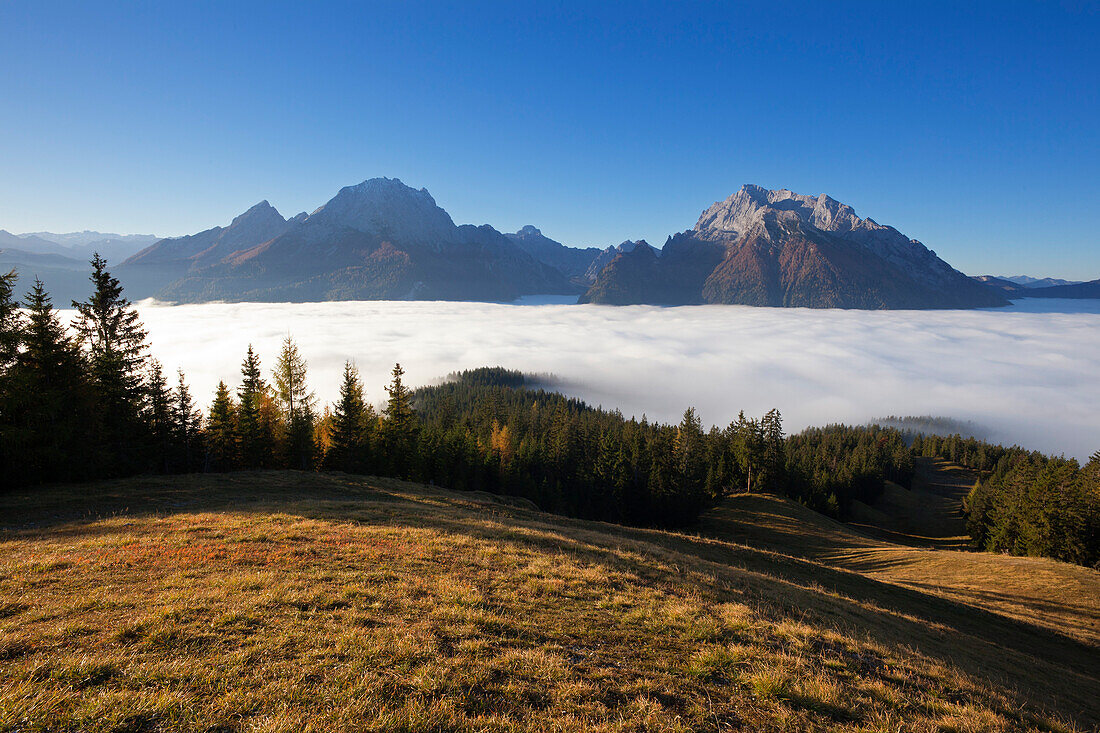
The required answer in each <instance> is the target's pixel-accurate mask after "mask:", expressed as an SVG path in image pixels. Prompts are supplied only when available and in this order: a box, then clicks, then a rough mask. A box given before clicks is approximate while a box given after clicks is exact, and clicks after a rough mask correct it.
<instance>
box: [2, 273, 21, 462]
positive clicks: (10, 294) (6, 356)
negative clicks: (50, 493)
mask: <svg viewBox="0 0 1100 733" xmlns="http://www.w3.org/2000/svg"><path fill="white" fill-rule="evenodd" d="M15 281H16V274H15V270H11V271H10V272H7V273H4V274H0V474H2V475H4V476H7V477H9V479H10V480H11V481H12V482H13V483H14V479H15V473H14V471H15V470H16V469H15V463H14V461H15V459H16V457H17V454H16V453H15V452H14V451H13V450H12V448H14V446H15V440H16V438H17V435H18V431H17V426H16V423H15V422H14V417H15V416H14V413H13V410H14V409H15V404H14V401H15V400H16V399H17V398H18V397H19V394H18V390H17V389H16V386H15V375H14V373H13V367H14V366H15V360H16V358H17V357H18V356H19V349H20V348H21V346H22V344H23V329H24V319H23V314H22V313H21V312H20V310H19V303H18V301H16V300H15V298H14V292H15ZM2 480H3V479H0V481H2Z"/></svg>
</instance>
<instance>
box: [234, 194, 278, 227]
mask: <svg viewBox="0 0 1100 733" xmlns="http://www.w3.org/2000/svg"><path fill="white" fill-rule="evenodd" d="M285 221H286V220H285V219H283V216H282V214H280V213H279V212H278V210H276V209H275V207H274V206H272V205H271V204H269V203H268V202H267V199H264V200H263V201H261V202H260V203H258V204H255V205H254V206H252V207H250V208H249V209H248V210H247V211H245V212H244V213H243V214H238V215H237V216H236V217H235V218H234V219H233V221H232V222H231V223H230V224H229V226H230V227H231V228H232V227H242V226H247V227H255V226H269V225H271V224H272V223H278V224H282V223H284V222H285Z"/></svg>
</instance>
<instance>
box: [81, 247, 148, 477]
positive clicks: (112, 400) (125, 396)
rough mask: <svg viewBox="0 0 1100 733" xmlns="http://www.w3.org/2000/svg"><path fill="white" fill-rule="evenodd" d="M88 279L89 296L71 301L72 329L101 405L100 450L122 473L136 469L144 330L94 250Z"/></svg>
mask: <svg viewBox="0 0 1100 733" xmlns="http://www.w3.org/2000/svg"><path fill="white" fill-rule="evenodd" d="M90 279H91V281H92V283H93V285H94V286H95V290H94V292H93V293H92V296H91V298H89V299H88V301H86V302H84V303H78V302H77V301H75V300H74V301H73V307H74V308H75V309H76V310H77V318H76V320H75V321H74V322H73V328H74V329H75V330H76V332H77V336H78V342H79V343H80V345H81V347H82V348H83V350H84V353H85V359H86V360H87V362H88V372H89V376H90V377H91V383H92V386H93V387H94V389H95V394H96V399H97V402H98V403H99V406H98V410H97V414H98V416H99V418H100V419H99V421H98V422H99V427H100V434H101V441H102V448H103V450H104V451H105V453H106V458H107V460H108V462H110V463H111V464H113V465H112V469H113V470H112V471H111V472H112V473H126V472H130V471H133V470H136V469H137V468H139V462H138V455H137V454H138V451H136V450H135V443H136V441H135V437H136V436H137V435H138V434H139V433H140V430H141V410H142V401H143V397H144V394H145V384H144V369H143V367H144V365H145V361H146V359H147V356H146V350H147V345H146V342H145V337H146V334H145V330H144V328H143V327H142V325H141V321H140V320H139V318H138V313H137V311H136V310H134V309H133V307H132V306H131V304H130V301H129V300H127V299H126V298H124V297H123V296H122V286H121V285H120V284H119V281H118V279H117V278H114V277H112V276H111V274H110V273H109V272H107V261H106V260H104V259H103V258H102V257H100V256H99V255H98V254H96V255H94V256H93V257H92V276H91V278H90Z"/></svg>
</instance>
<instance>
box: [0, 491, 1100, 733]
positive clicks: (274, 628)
mask: <svg viewBox="0 0 1100 733" xmlns="http://www.w3.org/2000/svg"><path fill="white" fill-rule="evenodd" d="M477 498H485V497H471V496H470V495H463V494H459V493H453V492H448V491H444V490H438V489H430V488H427V487H422V486H417V485H413V484H406V483H401V482H397V481H391V480H385V479H373V478H353V477H345V476H324V475H315V474H298V473H291V472H280V473H253V474H234V475H229V476H198V477H196V476H191V477H181V478H175V479H159V478H158V479H134V480H127V481H118V482H111V483H103V484H98V485H93V486H82V487H75V488H72V489H65V488H56V489H50V490H47V491H45V492H40V493H37V494H28V495H26V496H12V497H4V498H0V524H3V525H4V527H5V528H4V529H3V530H0V542H2V546H3V554H2V556H0V665H2V666H0V730H3V731H30V730H51V731H52V730H73V731H78V730H79V731H84V730H94V731H153V730H198V731H237V730H241V731H333V730H341V731H343V730H386V731H391V730H398V731H400V730H406V731H450V730H481V731H511V730H540V731H541V730H546V731H643V730H661V731H665V730H668V731H698V730H703V731H705V730H711V731H719V730H720V731H725V730H753V731H756V730H759V731H781V730H782V731H801V730H852V731H856V730H863V731H871V730H876V731H878V730H881V731H1001V730H1079V729H1085V728H1087V727H1089V726H1091V725H1094V724H1095V723H1096V722H1097V720H1100V716H1098V712H1097V709H1096V699H1095V694H1096V687H1095V685H1096V675H1095V672H1094V670H1092V669H1090V668H1089V664H1090V662H1089V661H1088V660H1089V657H1088V653H1089V652H1090V651H1094V650H1090V649H1089V648H1088V647H1086V646H1081V649H1080V650H1078V651H1080V652H1081V656H1080V658H1078V657H1077V656H1073V653H1076V652H1073V650H1074V649H1075V647H1073V646H1072V645H1073V644H1074V643H1075V642H1069V641H1066V640H1064V639H1063V640H1061V641H1062V642H1064V645H1063V646H1061V647H1058V646H1057V645H1056V646H1055V647H1047V650H1048V651H1051V650H1052V651H1053V652H1054V653H1055V654H1058V653H1070V652H1073V653H1070V656H1069V657H1068V658H1066V659H1065V660H1062V661H1058V662H1057V663H1055V662H1052V661H1050V660H1048V659H1044V658H1043V657H1042V656H1041V655H1038V654H1036V655H1033V656H1028V655H1027V654H1026V652H1025V651H1023V650H1022V649H1021V648H1017V647H1015V646H1011V645H1009V646H1003V645H998V644H995V643H994V642H992V641H991V640H990V639H988V638H986V637H985V636H984V635H983V634H982V633H977V632H976V631H974V630H973V629H969V628H954V627H952V626H950V625H945V624H944V623H941V621H940V620H937V619H935V618H933V617H934V616H935V614H936V613H937V612H939V611H942V610H943V609H956V610H957V611H958V612H959V613H964V612H965V611H966V610H967V609H966V608H965V607H963V606H961V605H959V604H956V603H954V602H952V601H950V600H947V599H943V598H938V597H935V596H932V595H928V594H921V593H917V592H916V591H913V590H909V589H906V590H905V591H904V593H903V594H902V595H901V596H899V595H898V594H897V592H898V588H897V586H896V585H892V584H886V583H881V582H879V581H877V580H873V579H868V578H865V577H863V576H861V575H858V574H855V573H850V572H846V571H840V570H832V569H829V568H827V567H825V566H824V565H822V564H819V563H815V562H811V561H808V560H805V559H800V558H795V557H791V556H787V555H784V554H780V553H775V552H770V551H766V550H760V549H757V548H752V547H746V546H742V545H738V544H734V543H731V542H728V541H722V540H718V539H708V538H699V537H694V536H691V535H688V534H677V533H667V532H658V531H646V530H628V529H624V528H621V527H615V526H612V525H605V524H599V523H593V522H581V521H573V520H567V519H562V518H559V517H555V516H552V515H546V514H542V513H539V512H536V511H532V510H528V509H524V508H522V507H516V506H509V505H506V504H502V503H494V502H492V501H471V499H477ZM777 538H779V535H775V536H774V537H773V539H777ZM837 578H844V579H845V582H846V583H847V587H846V589H840V588H839V587H838V586H839V585H840V581H838V580H837ZM918 599H925V605H922V604H921V602H918ZM979 616H980V613H979ZM986 616H988V617H990V618H1002V617H999V616H995V615H994V614H989V613H987V614H986ZM987 620H988V619H985V618H978V619H977V622H978V625H979V626H981V625H984V624H985V622H986V621H987ZM1003 622H1004V623H1006V624H1014V623H1015V624H1016V625H1017V626H1020V628H1021V629H1023V628H1028V629H1030V628H1035V627H1030V626H1029V627H1024V626H1023V625H1021V624H1018V623H1017V622H1013V621H1011V620H1008V619H1004V620H1003ZM994 627H995V624H994ZM1002 631H1003V629H998V628H993V629H992V633H994V634H999V633H1001V632H1002ZM1036 631H1037V633H1038V632H1040V631H1041V630H1038V629H1037V630H1036ZM1017 632H1018V633H1022V632H1019V631H1018V630H1017ZM1047 636H1048V637H1050V639H1048V638H1046V637H1036V638H1035V639H1033V641H1039V642H1048V641H1050V640H1051V639H1055V637H1054V635H1053V634H1049V633H1047ZM1051 643H1053V642H1051ZM1065 644H1069V646H1065ZM952 650H956V651H959V652H966V653H965V654H962V653H959V654H953V652H952ZM967 656H969V657H970V658H971V659H972V660H975V661H976V662H977V664H973V663H971V664H968V663H965V661H963V660H962V658H963V657H967ZM1092 659H1093V661H1092V662H1091V664H1092V666H1093V667H1095V656H1094V655H1093V657H1092ZM1082 660H1084V661H1082ZM987 663H988V668H987V667H985V666H983V665H986V664H987ZM1077 663H1080V664H1078V666H1079V667H1081V669H1079V670H1078V671H1077V672H1075V673H1073V674H1071V675H1070V676H1069V677H1066V676H1063V677H1062V678H1061V679H1060V680H1058V684H1053V683H1052V682H1051V681H1050V680H1049V679H1047V680H1046V681H1044V679H1045V678H1046V677H1047V676H1049V675H1050V674H1052V673H1053V672H1057V671H1063V670H1062V667H1063V666H1065V667H1068V666H1071V665H1074V664H1077ZM1059 665H1062V666H1059ZM1073 675H1076V676H1073ZM1090 675H1091V676H1090ZM1028 687H1029V688H1030V689H1026V688H1028ZM1075 726H1076V727H1075Z"/></svg>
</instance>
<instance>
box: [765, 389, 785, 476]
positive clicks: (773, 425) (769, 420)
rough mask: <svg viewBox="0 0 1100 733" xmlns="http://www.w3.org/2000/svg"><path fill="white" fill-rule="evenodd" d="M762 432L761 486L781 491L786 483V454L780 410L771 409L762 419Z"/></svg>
mask: <svg viewBox="0 0 1100 733" xmlns="http://www.w3.org/2000/svg"><path fill="white" fill-rule="evenodd" d="M760 434H761V437H762V439H763V444H762V446H761V447H762V455H761V464H762V467H763V469H764V470H763V471H762V474H763V475H762V476H761V488H763V489H767V490H771V491H781V490H782V489H783V487H784V485H785V483H786V480H785V475H786V470H785V469H786V456H785V454H784V440H783V416H782V415H780V414H779V410H776V409H774V408H773V409H771V410H768V412H767V413H765V415H764V417H763V419H762V420H761V421H760Z"/></svg>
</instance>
